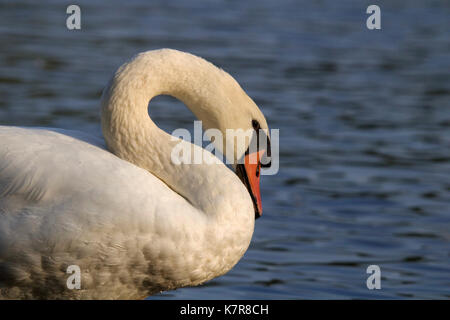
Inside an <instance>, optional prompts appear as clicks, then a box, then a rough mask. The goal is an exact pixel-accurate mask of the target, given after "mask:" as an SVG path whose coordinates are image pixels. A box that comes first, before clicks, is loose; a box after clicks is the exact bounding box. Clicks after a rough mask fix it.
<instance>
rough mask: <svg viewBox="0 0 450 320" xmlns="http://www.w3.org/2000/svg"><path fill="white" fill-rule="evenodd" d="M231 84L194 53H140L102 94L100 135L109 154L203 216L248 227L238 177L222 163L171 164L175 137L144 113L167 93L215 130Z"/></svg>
mask: <svg viewBox="0 0 450 320" xmlns="http://www.w3.org/2000/svg"><path fill="white" fill-rule="evenodd" d="M230 86H231V88H232V89H233V90H234V89H235V88H238V89H240V87H239V86H238V85H237V83H236V82H235V81H234V79H233V78H232V77H231V76H229V75H228V74H227V73H226V72H224V71H222V70H221V69H218V68H217V67H215V66H214V65H212V64H211V63H209V62H207V61H205V60H203V59H201V58H199V57H196V56H193V55H190V54H187V53H182V52H179V51H175V50H169V49H164V50H157V51H150V52H147V53H144V54H140V55H138V56H136V57H135V58H134V59H133V60H132V61H130V62H129V63H127V64H125V65H123V66H122V67H120V68H119V70H118V71H117V72H116V74H115V75H114V77H113V78H112V79H111V81H110V82H109V84H108V86H107V88H106V89H105V91H104V93H103V96H102V128H103V135H104V137H105V140H106V143H107V145H108V148H109V149H110V150H111V151H112V152H113V153H114V154H116V155H117V156H119V157H120V158H122V159H124V160H127V161H129V162H131V163H134V164H136V165H137V166H139V167H141V168H144V169H146V170H147V171H149V172H151V173H152V174H154V175H156V176H157V177H158V178H160V179H161V180H163V181H164V182H165V183H166V184H167V185H168V186H169V187H170V188H172V189H173V190H174V191H176V192H177V193H179V194H180V195H182V196H183V197H184V198H185V199H187V200H188V201H189V202H190V203H191V204H192V205H193V206H194V207H196V208H197V209H199V210H200V211H201V212H203V213H205V214H206V215H207V216H214V217H215V218H219V219H221V220H227V221H230V220H232V219H238V220H240V221H242V219H244V220H245V223H244V222H243V225H246V226H247V227H251V226H253V223H254V221H253V220H254V218H253V217H254V213H253V207H252V203H251V200H250V197H249V195H248V192H247V190H246V189H245V187H244V185H243V184H242V183H241V182H240V180H239V179H238V178H237V176H236V175H235V174H234V173H233V172H232V171H231V170H229V169H228V168H227V167H226V166H225V165H223V164H216V165H206V164H203V165H194V164H193V165H187V164H182V165H175V164H173V163H172V161H171V158H170V156H171V152H172V150H173V148H174V146H175V145H176V144H178V143H180V140H176V141H174V139H173V138H172V136H170V135H169V134H167V133H165V132H164V131H162V130H160V129H159V128H158V127H157V126H156V125H155V124H154V123H153V121H151V119H150V117H149V115H148V103H149V101H150V100H151V99H152V98H153V97H154V96H157V95H160V94H166V95H171V96H174V97H175V98H178V99H179V100H181V101H182V102H183V103H184V104H185V105H186V106H187V107H188V108H189V109H190V110H191V111H192V112H193V113H194V114H195V115H196V116H197V118H199V119H200V120H202V121H203V126H204V128H211V127H213V128H220V126H221V122H220V120H221V118H222V117H224V116H225V115H224V114H223V113H224V112H225V111H226V110H224V109H223V108H220V106H221V105H220V102H221V101H223V100H224V99H225V100H226V99H228V96H229V94H228V93H227V92H224V91H223V90H224V89H223V88H229V87H230ZM236 86H237V87H236ZM240 90H241V91H242V89H240ZM183 143H187V142H183ZM190 147H192V148H194V149H195V148H199V147H197V146H195V145H191V146H190ZM208 156H211V157H213V155H211V154H209V155H208ZM212 166H213V167H212ZM239 206H240V207H239ZM250 221H251V222H250Z"/></svg>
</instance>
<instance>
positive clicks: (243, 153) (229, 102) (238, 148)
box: [199, 69, 271, 218]
mask: <svg viewBox="0 0 450 320" xmlns="http://www.w3.org/2000/svg"><path fill="white" fill-rule="evenodd" d="M218 70H219V72H220V73H219V74H220V76H221V77H219V78H218V79H216V80H217V81H215V84H216V86H217V87H216V88H215V90H214V92H215V95H214V98H213V99H208V100H207V101H208V103H210V105H208V106H207V107H206V108H205V110H208V112H206V114H202V115H200V116H199V118H200V119H202V120H203V123H204V125H205V124H206V128H217V129H219V130H220V132H221V136H222V141H220V142H219V141H217V140H214V139H212V140H213V141H214V144H215V147H216V148H217V149H219V150H220V151H221V152H222V153H223V154H224V156H225V158H226V161H227V163H231V164H232V167H233V168H234V170H235V172H236V174H237V175H238V177H239V178H240V179H241V181H242V182H243V183H244V185H245V186H246V187H247V190H248V192H249V194H250V196H251V198H252V201H253V206H254V209H255V218H258V217H260V216H261V214H262V202H261V195H260V187H259V184H260V175H261V174H260V173H261V167H269V166H270V165H271V163H270V156H271V148H270V135H269V127H268V125H267V121H266V118H265V117H264V114H263V113H262V112H261V110H260V109H259V108H258V106H257V105H256V103H255V102H254V101H253V100H252V99H251V98H250V97H249V96H248V95H247V94H246V93H245V91H244V90H243V89H242V88H241V86H240V85H239V84H238V83H237V81H236V80H235V79H234V78H233V77H232V76H230V75H229V74H228V73H226V72H225V71H223V70H221V69H218ZM205 120H206V121H205ZM206 133H207V134H208V131H207V132H206ZM218 142H219V143H218Z"/></svg>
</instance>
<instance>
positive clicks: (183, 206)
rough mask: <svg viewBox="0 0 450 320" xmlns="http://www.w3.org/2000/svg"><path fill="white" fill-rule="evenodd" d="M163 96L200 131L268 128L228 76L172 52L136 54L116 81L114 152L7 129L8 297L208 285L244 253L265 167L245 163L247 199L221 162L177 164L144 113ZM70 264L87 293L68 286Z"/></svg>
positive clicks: (1, 193)
mask: <svg viewBox="0 0 450 320" xmlns="http://www.w3.org/2000/svg"><path fill="white" fill-rule="evenodd" d="M160 94H167V95H171V96H174V97H176V98H178V99H179V100H181V101H182V102H184V104H185V105H186V106H187V107H188V108H189V109H190V110H191V111H192V112H193V113H194V114H195V115H196V116H197V117H198V118H199V119H200V120H202V121H203V127H204V128H218V129H219V130H220V131H221V132H223V133H224V134H225V130H226V129H228V128H232V129H239V128H241V129H244V130H247V129H251V128H252V127H254V126H255V125H258V124H259V126H260V127H261V128H262V129H267V122H266V120H265V118H264V116H263V114H262V113H261V111H260V110H259V109H258V107H257V106H256V104H255V103H254V102H253V101H252V100H251V99H250V98H249V97H248V96H247V95H246V93H245V92H244V91H243V90H242V88H241V87H240V86H239V84H238V83H237V82H236V81H235V80H234V79H233V78H232V77H231V76H230V75H229V74H227V73H226V72H224V71H223V70H221V69H219V68H217V67H215V66H214V65H212V64H211V63H209V62H207V61H205V60H203V59H201V58H199V57H196V56H194V55H191V54H188V53H183V52H180V51H176V50H171V49H162V50H155V51H149V52H145V53H141V54H139V55H137V56H136V57H135V58H134V59H132V60H131V61H130V62H128V63H126V64H124V65H123V66H122V67H120V68H119V69H118V71H117V72H116V73H115V75H114V76H113V78H112V79H111V80H110V82H109V83H108V86H107V87H106V89H105V90H104V92H103V96H102V129H103V135H104V138H105V141H106V145H105V143H104V142H103V141H102V140H97V139H96V138H93V137H90V136H88V135H85V134H83V133H81V132H76V131H66V130H59V129H41V128H19V127H5V126H0V297H1V298H6V299H8V298H49V299H53V298H76V299H92V298H94V299H97V298H99V299H103V298H107V299H110V298H111V299H116V298H120V299H123V298H126V299H128V298H144V297H146V296H148V295H149V294H153V293H156V292H160V291H163V290H170V289H175V288H178V287H184V286H193V285H198V284H201V283H203V282H204V281H207V280H209V279H212V278H214V277H217V276H219V275H222V274H224V273H226V272H227V271H229V270H230V269H231V268H232V267H233V266H234V265H235V264H236V263H237V262H238V260H239V259H240V258H241V257H242V256H243V254H244V253H245V251H246V250H247V248H248V246H249V243H250V240H251V237H252V234H253V228H254V220H255V212H256V214H257V215H259V214H260V213H261V203H260V197H259V176H258V173H256V170H257V169H259V167H258V168H257V165H253V166H251V165H245V166H243V165H238V169H237V171H238V172H239V173H240V177H241V179H242V181H244V182H245V185H246V186H247V189H248V190H247V189H246V186H245V185H244V183H242V182H241V180H240V179H239V178H238V176H237V175H235V174H234V172H233V171H231V170H230V169H228V168H227V167H226V166H225V165H224V164H223V163H222V164H214V165H207V164H203V165H198V164H197V165H195V164H193V165H187V164H182V165H175V164H173V163H172V161H171V159H170V155H171V150H172V148H173V147H174V145H175V144H177V143H180V142H179V141H173V139H171V138H172V136H171V135H169V134H167V133H166V132H164V131H162V130H161V129H159V128H158V127H157V126H156V125H155V124H154V123H153V122H152V121H151V120H150V118H149V116H148V110H147V107H148V103H149V101H150V100H151V99H152V97H154V96H157V95H160ZM255 129H257V130H258V128H255ZM182 143H188V142H182ZM191 147H192V148H194V149H195V148H200V147H197V146H194V145H192V146H191ZM106 148H107V149H108V150H109V151H107V150H106ZM200 149H201V148H200ZM259 152H260V153H262V152H263V151H259ZM205 156H206V157H210V158H211V157H214V156H213V155H212V154H211V153H209V152H205ZM242 156H243V153H242V150H241V151H239V150H238V149H235V150H234V158H235V159H234V160H236V159H239V158H241V157H242ZM258 166H259V165H258ZM255 174H256V175H255ZM70 265H76V266H79V268H80V271H81V282H80V284H81V288H80V289H77V288H73V289H69V288H68V286H67V282H68V278H69V277H70V276H71V274H68V273H67V268H68V266H70ZM74 275H76V274H74ZM69 282H70V283H72V284H77V280H76V279H75V280H74V277H71V278H70V281H69Z"/></svg>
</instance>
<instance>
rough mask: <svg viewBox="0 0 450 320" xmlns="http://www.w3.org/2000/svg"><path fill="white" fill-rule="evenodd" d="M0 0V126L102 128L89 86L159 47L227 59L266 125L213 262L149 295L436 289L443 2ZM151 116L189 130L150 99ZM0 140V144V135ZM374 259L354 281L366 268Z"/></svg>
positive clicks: (449, 213) (94, 88)
mask: <svg viewBox="0 0 450 320" xmlns="http://www.w3.org/2000/svg"><path fill="white" fill-rule="evenodd" d="M77 4H79V5H80V7H81V10H82V30H80V31H68V30H67V29H66V27H65V19H66V17H67V16H66V14H65V10H66V6H67V3H66V2H64V1H1V2H0V43H1V47H0V124H3V125H22V126H52V127H62V128H70V129H76V130H81V131H85V132H90V133H92V134H95V135H100V132H101V131H100V124H99V98H100V94H101V91H102V89H103V87H104V85H105V84H106V82H107V80H108V78H109V77H110V76H111V74H112V72H113V71H114V70H115V69H116V68H117V67H118V66H119V65H120V64H121V63H123V62H124V61H125V60H126V59H128V58H130V57H131V56H132V55H134V54H135V53H137V52H141V51H145V50H149V49H156V48H161V47H170V48H175V49H179V50H184V51H189V52H191V53H194V54H197V55H200V56H203V57H205V58H206V59H208V60H210V61H212V62H214V63H215V64H216V65H218V66H220V67H222V68H224V69H225V70H227V71H228V72H230V73H231V74H232V75H233V76H234V77H235V78H236V79H237V80H238V81H239V82H240V83H241V84H242V86H243V87H244V89H245V90H246V91H247V92H248V94H249V95H250V96H251V97H253V98H254V100H255V102H256V103H257V104H258V105H259V106H260V108H261V109H262V110H263V112H264V113H265V115H266V117H267V119H268V121H269V125H270V127H271V128H279V129H280V162H281V164H280V171H279V173H278V174H277V175H275V176H263V178H262V197H263V206H264V215H263V217H262V218H261V219H259V220H258V221H257V223H256V229H255V234H254V238H253V242H252V244H251V247H250V248H249V250H248V252H247V253H246V254H245V256H244V258H243V259H242V260H241V261H240V262H239V264H238V265H237V266H236V267H235V268H234V269H233V270H232V271H231V272H229V273H228V274H227V275H225V276H223V277H220V278H218V279H215V280H213V281H211V282H209V283H207V284H205V285H203V286H201V287H196V288H186V289H181V290H176V291H172V292H168V293H164V294H162V295H159V296H157V297H156V298H164V299H167V298H194V299H210V298H216V299H217V298H219V299H220V298H228V299H239V298H245V299H260V298H262V299H271V298H276V299H282V298H288V299H292V298H302V299H303V298H320V299H322V298H344V299H347V298H364V299H366V298H369V299H370V298H449V297H450V264H449V262H450V253H449V252H450V251H449V244H450V229H449V222H450V76H449V72H450V19H449V16H450V6H449V3H448V2H447V1H377V4H378V5H380V7H381V10H382V29H381V30H377V31H369V30H368V29H367V28H366V26H365V20H366V17H367V15H366V13H365V10H366V8H367V6H368V5H369V4H371V3H369V2H366V1H331V0H322V1H309V2H306V1H305V2H302V1H269V0H262V1H248V2H246V1H174V2H172V1H153V0H152V1H134V0H130V1H126V2H123V1H107V2H106V1H77ZM150 114H151V115H152V117H153V118H154V119H155V121H156V122H157V123H158V124H159V125H160V126H161V127H163V128H164V129H166V130H168V131H172V130H173V129H175V128H178V127H186V128H192V121H193V120H194V118H193V116H192V114H191V113H190V112H189V111H188V110H187V109H185V108H184V107H183V106H182V104H181V103H180V102H177V101H175V100H174V99H170V98H167V97H158V98H156V99H155V100H154V101H152V103H151V104H150ZM0 143H1V142H0ZM371 264H376V265H379V266H380V268H381V274H382V280H381V285H382V289H381V290H368V289H367V287H366V279H367V276H368V275H367V274H366V268H367V266H368V265H371Z"/></svg>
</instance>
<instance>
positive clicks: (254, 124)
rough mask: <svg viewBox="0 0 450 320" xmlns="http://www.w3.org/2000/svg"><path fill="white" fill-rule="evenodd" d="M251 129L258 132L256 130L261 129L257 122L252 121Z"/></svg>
mask: <svg viewBox="0 0 450 320" xmlns="http://www.w3.org/2000/svg"><path fill="white" fill-rule="evenodd" d="M252 127H253V129H255V130H258V129H260V128H261V127H260V125H259V122H258V121H257V120H252Z"/></svg>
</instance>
